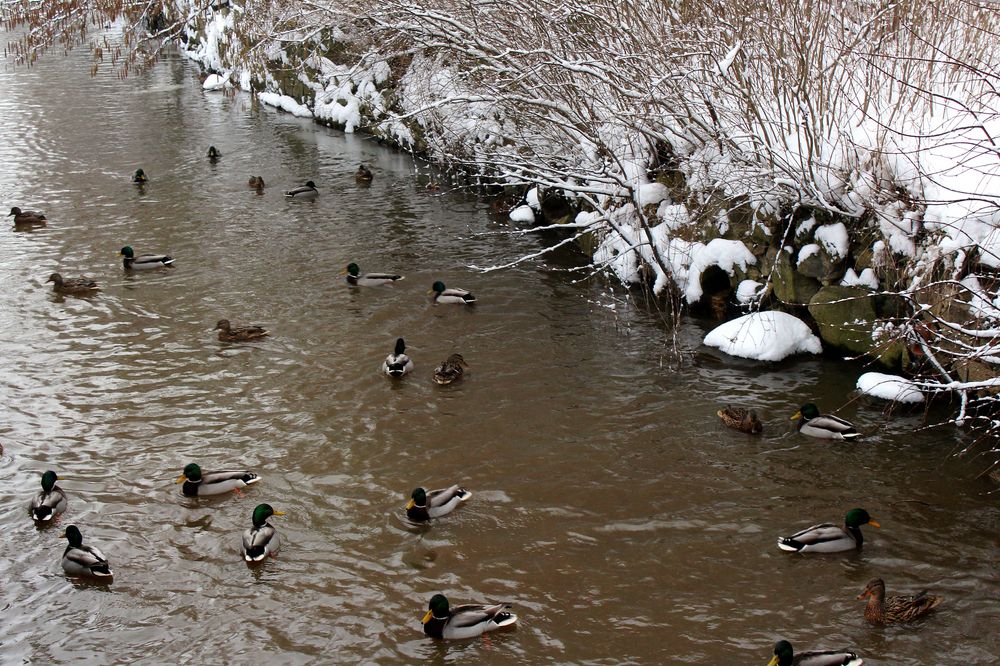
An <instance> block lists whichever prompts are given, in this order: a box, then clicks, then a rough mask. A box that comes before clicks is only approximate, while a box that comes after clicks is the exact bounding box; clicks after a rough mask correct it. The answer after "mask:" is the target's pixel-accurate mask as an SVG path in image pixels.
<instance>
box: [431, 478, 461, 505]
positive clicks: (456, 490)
mask: <svg viewBox="0 0 1000 666" xmlns="http://www.w3.org/2000/svg"><path fill="white" fill-rule="evenodd" d="M471 495H472V493H471V492H469V491H468V490H466V489H465V488H462V487H461V486H459V485H457V484H456V485H454V486H450V487H448V488H441V489H438V490H432V491H430V492H429V493H427V508H437V507H442V506H444V505H445V504H448V503H449V502H451V501H452V500H454V499H455V498H456V497H457V498H458V500H459V501H464V500H466V499H468V498H469V496H471Z"/></svg>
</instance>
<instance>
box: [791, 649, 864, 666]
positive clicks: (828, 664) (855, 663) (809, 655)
mask: <svg viewBox="0 0 1000 666" xmlns="http://www.w3.org/2000/svg"><path fill="white" fill-rule="evenodd" d="M861 663H862V662H861V659H860V658H858V655H857V654H856V653H854V652H848V651H847V650H826V651H819V650H816V651H811V652H800V653H798V654H796V655H795V657H794V658H793V659H792V664H793V666H860V664H861Z"/></svg>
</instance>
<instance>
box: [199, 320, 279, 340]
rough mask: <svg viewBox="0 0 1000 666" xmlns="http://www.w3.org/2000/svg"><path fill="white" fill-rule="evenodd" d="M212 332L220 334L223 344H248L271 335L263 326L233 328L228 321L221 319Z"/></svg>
mask: <svg viewBox="0 0 1000 666" xmlns="http://www.w3.org/2000/svg"><path fill="white" fill-rule="evenodd" d="M212 330H213V331H218V332H219V340H222V341H223V342H246V341H247V340H259V339H260V338H263V337H265V336H268V335H270V333H269V332H268V331H267V329H265V328H263V327H262V326H233V325H232V324H230V323H229V320H228V319H220V320H219V323H217V324H216V325H215V328H213V329H212Z"/></svg>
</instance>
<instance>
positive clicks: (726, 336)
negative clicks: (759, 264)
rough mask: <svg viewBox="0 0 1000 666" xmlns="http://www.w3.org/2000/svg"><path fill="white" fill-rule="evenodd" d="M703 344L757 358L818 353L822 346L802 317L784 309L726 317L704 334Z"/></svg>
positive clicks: (764, 358) (777, 357)
mask: <svg viewBox="0 0 1000 666" xmlns="http://www.w3.org/2000/svg"><path fill="white" fill-rule="evenodd" d="M704 342H705V344H706V345H708V346H709V347H717V348H719V349H721V350H722V351H724V352H725V353H727V354H730V355H732V356H739V357H742V358H749V359H754V360H757V361H780V360H781V359H783V358H785V357H786V356H790V355H792V354H797V353H799V352H805V353H809V354H819V353H820V352H821V351H823V346H822V344H821V343H820V341H819V338H817V337H816V336H815V335H813V333H812V331H810V330H809V327H808V326H807V325H806V324H805V322H803V321H802V320H801V319H798V318H796V317H793V316H792V315H790V314H788V313H787V312H777V311H770V312H754V313H751V314H748V315H744V316H742V317H740V318H738V319H734V320H732V321H727V322H726V323H725V324H722V325H721V326H719V327H717V328H715V329H714V330H713V331H711V332H710V333H709V334H708V335H706V336H705V341H704Z"/></svg>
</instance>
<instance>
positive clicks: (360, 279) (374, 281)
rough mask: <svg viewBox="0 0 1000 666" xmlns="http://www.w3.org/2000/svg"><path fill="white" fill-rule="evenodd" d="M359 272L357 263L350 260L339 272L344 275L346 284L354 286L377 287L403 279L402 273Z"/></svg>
mask: <svg viewBox="0 0 1000 666" xmlns="http://www.w3.org/2000/svg"><path fill="white" fill-rule="evenodd" d="M360 272H361V269H360V268H358V265H357V264H355V263H353V262H352V263H350V264H347V268H345V269H344V270H342V271H341V272H340V274H341V275H346V276H347V284H350V285H354V286H355V287H378V286H381V285H383V284H392V283H393V282H398V281H399V280H402V279H403V276H402V275H393V274H391V273H365V274H364V275H361V274H360Z"/></svg>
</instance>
